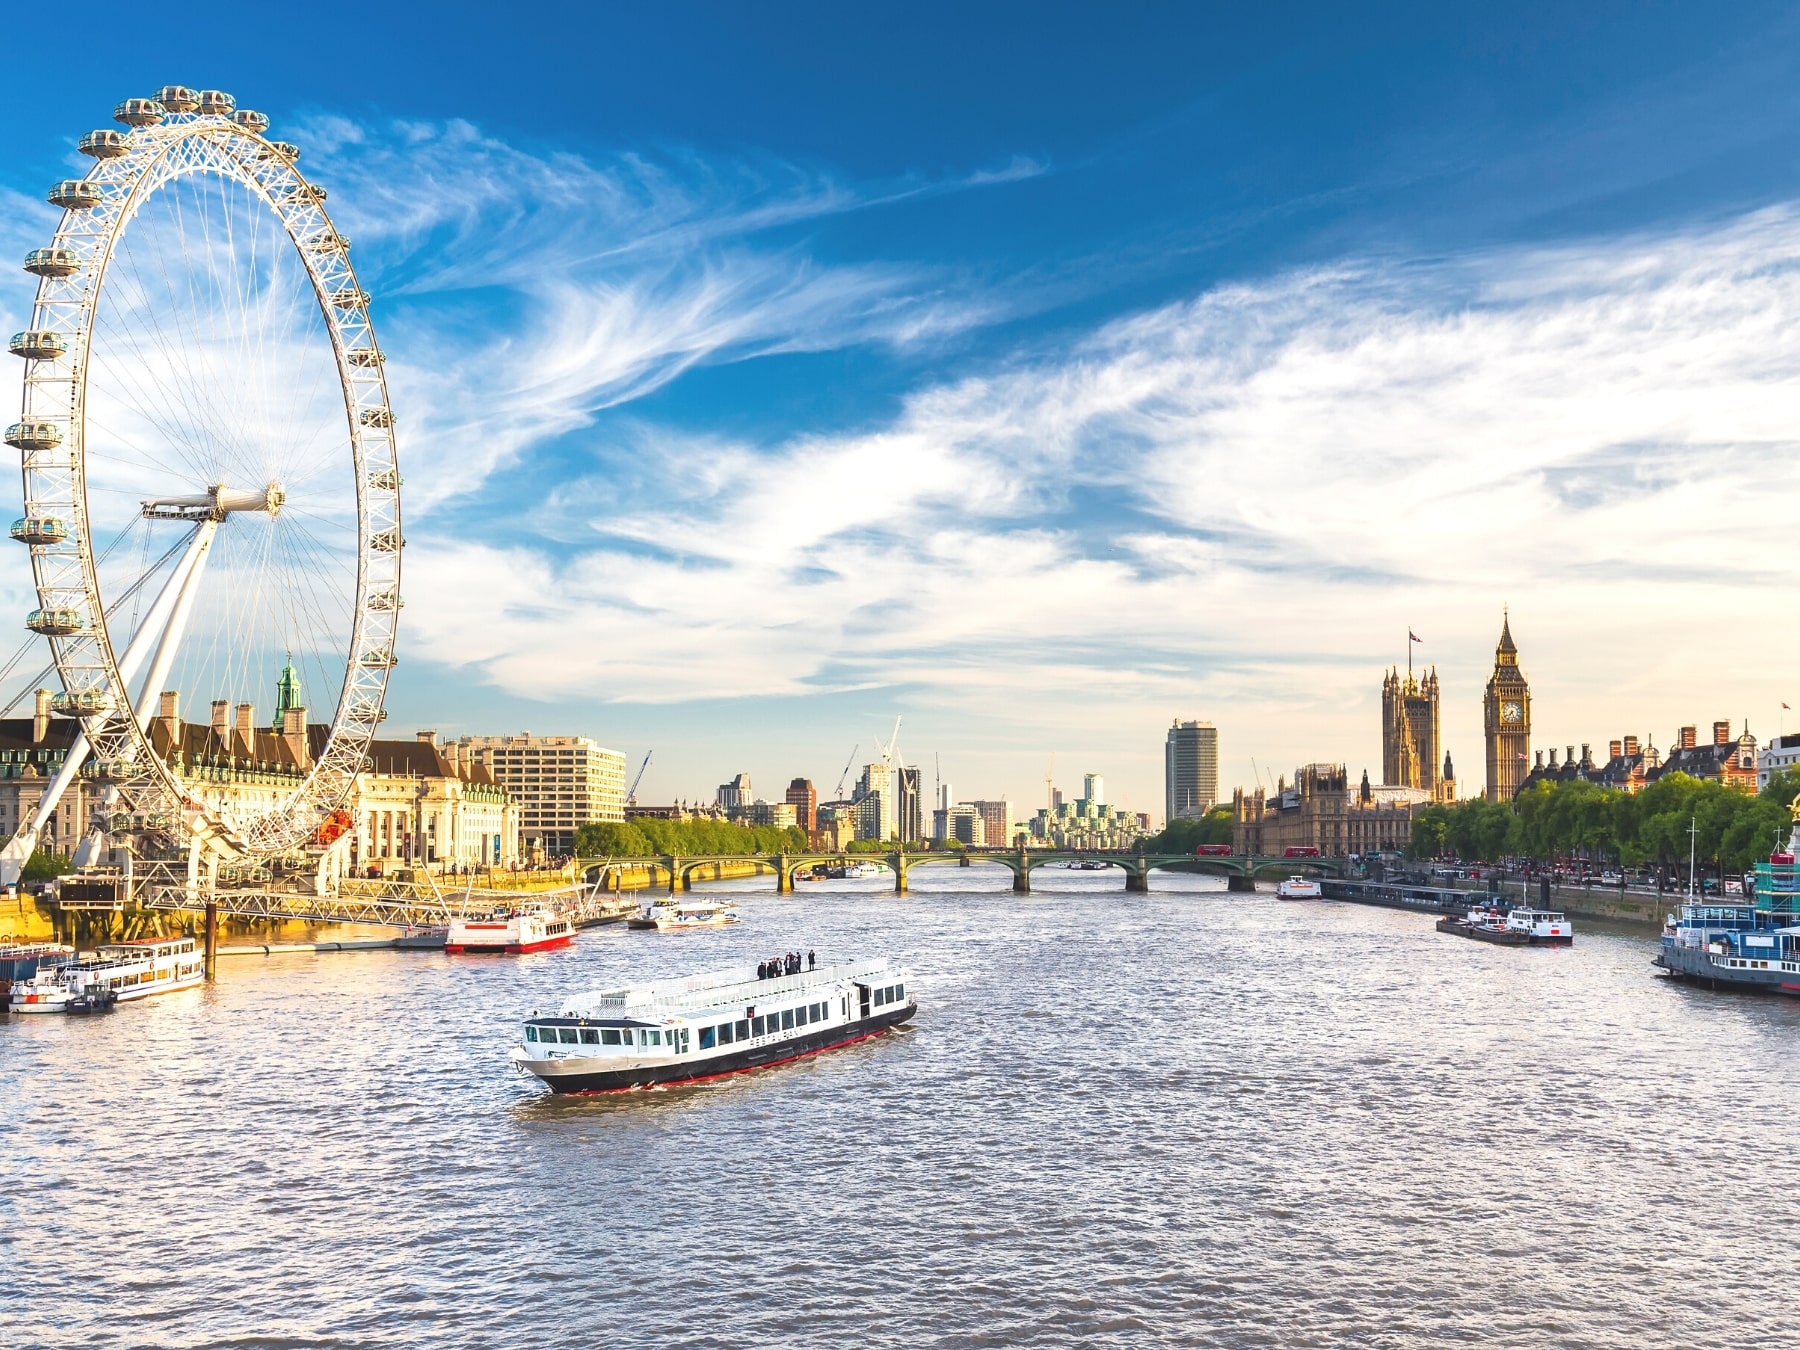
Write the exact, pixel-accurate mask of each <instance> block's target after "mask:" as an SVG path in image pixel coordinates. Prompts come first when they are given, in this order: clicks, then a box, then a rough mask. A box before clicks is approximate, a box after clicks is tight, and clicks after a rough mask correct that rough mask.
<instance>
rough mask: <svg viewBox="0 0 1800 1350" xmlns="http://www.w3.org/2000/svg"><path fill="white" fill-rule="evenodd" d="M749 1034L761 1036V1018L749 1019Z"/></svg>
mask: <svg viewBox="0 0 1800 1350" xmlns="http://www.w3.org/2000/svg"><path fill="white" fill-rule="evenodd" d="M750 1034H751V1035H752V1036H760V1035H762V1034H763V1019H762V1018H760V1017H752V1018H751V1019H750Z"/></svg>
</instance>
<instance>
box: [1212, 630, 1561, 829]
mask: <svg viewBox="0 0 1800 1350" xmlns="http://www.w3.org/2000/svg"><path fill="white" fill-rule="evenodd" d="M1408 636H1409V638H1410V636H1411V635H1410V634H1409V635H1408ZM1439 698H1440V691H1439V686H1438V674H1437V668H1436V667H1435V666H1433V667H1432V668H1431V669H1429V670H1427V671H1425V673H1424V675H1423V676H1422V677H1421V676H1419V675H1417V674H1415V673H1414V672H1413V669H1412V664H1411V662H1410V661H1409V662H1408V663H1407V668H1406V672H1405V674H1402V673H1401V671H1400V668H1399V667H1398V666H1394V667H1392V668H1390V669H1389V670H1388V672H1387V674H1386V676H1384V677H1383V679H1382V682H1381V778H1382V781H1381V783H1380V785H1379V786H1377V785H1374V784H1371V783H1370V782H1369V775H1368V774H1367V773H1366V772H1365V773H1364V774H1363V776H1362V783H1361V785H1360V786H1357V787H1353V786H1351V781H1350V775H1349V773H1348V771H1347V770H1346V768H1345V766H1344V765H1343V764H1339V763H1326V762H1321V763H1316V764H1305V765H1302V766H1301V767H1300V768H1299V769H1297V770H1296V771H1295V773H1294V779H1293V782H1292V783H1291V784H1290V783H1289V782H1288V780H1287V779H1286V778H1283V779H1281V780H1280V781H1279V782H1278V783H1277V785H1276V788H1275V791H1274V792H1273V793H1269V792H1265V791H1264V790H1263V788H1262V787H1261V786H1260V785H1258V786H1257V787H1255V788H1254V789H1252V790H1251V791H1248V792H1246V791H1245V790H1244V789H1243V788H1241V787H1240V788H1238V789H1237V791H1236V792H1234V793H1233V794H1232V803H1231V805H1232V846H1233V848H1234V849H1236V850H1237V851H1238V852H1240V853H1248V854H1260V855H1264V856H1268V855H1273V854H1278V853H1280V852H1282V851H1283V850H1284V849H1286V848H1292V847H1313V848H1317V849H1318V850H1319V851H1320V852H1321V853H1323V854H1325V855H1327V856H1333V857H1335V856H1343V855H1345V854H1350V853H1354V854H1359V855H1362V854H1368V853H1374V852H1383V853H1385V852H1390V851H1398V850H1401V849H1404V848H1405V847H1406V846H1407V844H1408V843H1409V842H1410V841H1411V839H1412V824H1413V816H1414V814H1415V813H1416V812H1417V811H1419V810H1421V809H1422V808H1424V807H1426V806H1432V805H1448V804H1449V803H1452V802H1454V801H1455V800H1456V767H1455V765H1454V764H1453V763H1452V761H1451V758H1450V752H1449V751H1448V750H1446V749H1445V748H1444V744H1443V740H1442V735H1441V731H1440V728H1439V716H1438V709H1439ZM1483 706H1484V708H1485V710H1486V730H1487V734H1486V740H1487V792H1486V795H1487V797H1488V799H1489V800H1490V801H1499V802H1510V801H1512V799H1513V798H1514V797H1515V796H1516V795H1517V794H1518V791H1519V785H1520V783H1522V782H1523V781H1524V780H1525V776H1526V756H1527V750H1528V747H1529V746H1530V742H1531V687H1530V685H1528V684H1527V683H1526V681H1525V673H1524V672H1523V671H1522V670H1520V669H1519V649H1518V647H1517V646H1516V645H1515V644H1514V643H1513V637H1512V626H1511V621H1510V618H1509V617H1507V616H1504V615H1503V616H1502V618H1501V621H1500V641H1499V644H1498V645H1497V646H1496V647H1495V649H1494V673H1493V675H1492V676H1490V677H1489V679H1488V682H1487V690H1486V693H1485V696H1484V698H1483Z"/></svg>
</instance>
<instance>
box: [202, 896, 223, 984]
mask: <svg viewBox="0 0 1800 1350" xmlns="http://www.w3.org/2000/svg"><path fill="white" fill-rule="evenodd" d="M205 949H206V955H205V956H204V958H203V960H204V963H205V969H206V979H207V982H208V983H211V981H212V978H213V975H214V974H215V973H216V972H215V971H214V969H213V967H214V966H215V965H216V964H217V963H218V960H219V902H218V901H217V900H214V899H212V898H211V897H208V899H207V901H206V944H205Z"/></svg>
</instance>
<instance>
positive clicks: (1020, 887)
mask: <svg viewBox="0 0 1800 1350" xmlns="http://www.w3.org/2000/svg"><path fill="white" fill-rule="evenodd" d="M1013 894H1014V895H1030V894H1031V868H1029V867H1027V866H1026V865H1025V860H1024V859H1023V858H1021V859H1019V862H1018V865H1017V866H1016V867H1014V868H1013Z"/></svg>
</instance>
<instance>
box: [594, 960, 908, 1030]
mask: <svg viewBox="0 0 1800 1350" xmlns="http://www.w3.org/2000/svg"><path fill="white" fill-rule="evenodd" d="M896 969H897V967H896V966H895V965H894V963H893V962H892V961H891V960H889V959H888V958H887V957H885V956H884V957H879V958H876V959H874V960H867V961H836V962H833V963H832V964H830V965H823V966H819V967H817V968H816V969H813V970H806V971H802V972H800V973H799V974H798V975H777V976H775V977H774V978H772V979H762V980H759V979H757V978H756V969H755V967H749V968H743V967H738V968H734V969H731V970H717V971H712V972H710V973H708V974H705V975H689V976H686V977H684V978H676V979H671V980H654V981H651V982H650V983H648V984H634V985H631V986H629V987H627V988H624V989H597V990H594V991H592V992H589V993H585V994H573V995H571V996H570V997H569V998H567V999H566V1000H564V1004H563V1008H562V1016H564V1017H619V1016H621V1015H624V1014H630V1015H633V1016H643V1015H648V1014H667V1013H685V1012H699V1011H702V1010H704V1009H707V1008H729V1007H733V1006H735V1005H737V1004H740V1003H757V1002H763V1003H767V1002H769V1001H771V1000H776V999H780V998H781V997H783V996H784V995H799V994H804V993H806V992H808V991H811V990H816V989H822V988H826V987H828V986H831V985H835V984H838V983H840V982H844V981H849V982H853V983H868V982H870V981H879V980H885V979H887V978H888V976H889V975H891V974H892V973H893V972H894V971H895V970H896Z"/></svg>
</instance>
